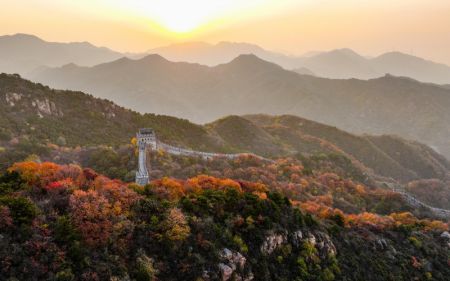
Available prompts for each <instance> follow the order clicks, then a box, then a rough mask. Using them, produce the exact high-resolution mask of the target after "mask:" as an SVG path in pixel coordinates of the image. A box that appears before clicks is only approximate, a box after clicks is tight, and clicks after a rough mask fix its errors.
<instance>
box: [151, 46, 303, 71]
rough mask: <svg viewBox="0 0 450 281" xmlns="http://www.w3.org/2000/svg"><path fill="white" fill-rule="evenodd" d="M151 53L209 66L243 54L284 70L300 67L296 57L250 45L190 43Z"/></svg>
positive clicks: (161, 48)
mask: <svg viewBox="0 0 450 281" xmlns="http://www.w3.org/2000/svg"><path fill="white" fill-rule="evenodd" d="M149 53H150V54H159V55H161V56H163V57H165V58H167V59H168V60H171V61H184V62H192V63H200V64H204V65H209V66H215V65H218V64H222V63H226V62H229V61H231V60H232V59H234V58H235V57H237V56H239V55H242V54H254V55H256V56H258V57H260V58H262V59H264V60H267V61H270V62H273V63H276V64H279V65H281V66H282V67H284V68H288V69H293V68H296V67H298V66H299V64H298V58H296V57H294V56H287V55H284V54H281V53H276V52H272V51H268V50H265V49H263V48H261V47H260V46H258V45H255V44H249V43H235V42H219V43H217V44H208V43H204V42H188V43H178V44H172V45H169V46H165V47H160V48H156V49H151V50H149Z"/></svg>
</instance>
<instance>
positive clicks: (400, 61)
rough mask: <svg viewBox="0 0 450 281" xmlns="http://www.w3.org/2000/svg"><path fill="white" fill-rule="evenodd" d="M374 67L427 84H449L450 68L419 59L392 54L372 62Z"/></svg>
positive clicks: (398, 53)
mask: <svg viewBox="0 0 450 281" xmlns="http://www.w3.org/2000/svg"><path fill="white" fill-rule="evenodd" d="M371 63H372V65H373V66H374V67H375V68H376V69H378V70H379V71H382V72H384V73H390V74H393V75H398V76H406V77H411V78H415V79H418V80H420V81H425V82H433V83H438V84H444V83H449V81H450V67H449V66H447V65H445V64H438V63H434V62H432V61H428V60H424V59H422V58H419V57H415V56H411V55H407V54H403V53H400V52H391V53H386V54H383V55H381V56H379V57H376V58H374V59H372V60H371Z"/></svg>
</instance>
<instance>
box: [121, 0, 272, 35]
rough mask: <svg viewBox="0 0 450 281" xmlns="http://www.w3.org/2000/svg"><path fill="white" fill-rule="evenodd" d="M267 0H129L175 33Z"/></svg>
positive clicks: (146, 14) (141, 12) (142, 12)
mask: <svg viewBox="0 0 450 281" xmlns="http://www.w3.org/2000/svg"><path fill="white" fill-rule="evenodd" d="M266 2H267V0H246V1H242V0H220V1H218V0H148V1H143V0H129V1H126V4H124V3H123V2H122V4H123V5H126V6H128V8H131V9H132V10H134V12H137V13H139V14H141V15H143V16H146V17H148V18H149V20H151V21H153V22H155V23H157V24H158V25H160V26H162V27H164V28H166V29H167V30H169V31H171V32H175V33H188V32H192V31H193V30H195V29H198V28H199V27H201V26H204V25H207V24H209V23H211V22H213V21H217V20H220V19H222V18H224V17H227V18H232V17H233V15H235V14H239V13H241V12H242V11H244V10H248V9H251V8H256V7H258V6H261V5H262V4H264V3H266Z"/></svg>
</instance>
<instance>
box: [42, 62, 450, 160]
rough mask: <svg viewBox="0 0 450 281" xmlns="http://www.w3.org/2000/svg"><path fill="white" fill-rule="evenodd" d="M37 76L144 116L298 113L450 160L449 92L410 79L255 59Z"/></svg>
mask: <svg viewBox="0 0 450 281" xmlns="http://www.w3.org/2000/svg"><path fill="white" fill-rule="evenodd" d="M33 79H34V80H35V81H39V82H42V83H45V84H48V85H50V86H52V87H56V88H60V89H73V90H82V91H85V92H88V93H91V94H93V95H94V96H96V97H101V98H107V99H109V100H112V101H114V102H116V103H117V104H119V105H122V106H125V107H127V108H131V109H134V110H137V111H139V112H144V113H145V112H152V113H159V114H168V115H171V116H177V117H182V118H188V119H189V120H192V121H194V122H201V123H204V122H211V121H213V120H215V119H217V118H221V117H223V116H227V115H230V114H234V115H243V114H259V113H266V114H274V115H279V114H292V115H297V116H301V117H304V118H308V119H310V120H314V121H317V122H320V123H324V124H328V125H332V126H337V127H338V128H340V129H342V130H345V131H348V132H351V133H357V134H363V133H367V134H375V135H381V134H395V135H399V136H401V137H403V138H406V139H411V140H416V141H419V142H421V143H425V144H427V145H429V146H432V147H433V148H434V149H436V150H438V151H439V152H440V153H441V154H443V155H445V156H446V157H447V158H449V157H450V150H449V149H450V143H449V139H450V133H449V132H450V127H449V124H450V111H449V110H448V108H449V107H450V91H449V90H448V89H446V88H444V87H442V86H440V85H433V84H428V83H421V82H418V81H416V80H413V79H410V78H404V77H395V76H392V75H385V76H383V77H379V78H376V79H371V80H357V79H341V80H337V79H325V78H319V77H313V76H310V75H300V74H297V73H294V72H292V71H287V70H285V69H283V68H282V67H280V66H278V65H276V64H273V63H269V62H267V61H264V60H262V59H260V58H258V57H256V56H254V55H241V56H239V57H237V58H235V59H233V60H232V61H230V62H228V63H225V64H221V65H218V66H215V67H207V66H204V65H199V64H192V63H185V62H171V61H168V60H166V59H165V58H163V57H161V56H159V55H149V56H147V57H144V58H142V59H140V60H131V59H127V58H123V59H120V60H116V61H113V62H110V63H105V64H100V65H97V66H94V67H77V66H75V65H67V66H64V67H61V68H55V69H47V70H45V71H43V72H41V73H39V74H37V75H36V76H35V77H33Z"/></svg>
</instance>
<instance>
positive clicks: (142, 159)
mask: <svg viewBox="0 0 450 281" xmlns="http://www.w3.org/2000/svg"><path fill="white" fill-rule="evenodd" d="M136 139H137V146H138V149H139V160H138V170H137V172H136V183H137V184H140V185H146V184H148V183H149V180H150V177H149V173H148V168H147V159H146V158H147V148H149V147H150V148H151V149H152V150H155V151H156V150H159V149H162V150H164V151H166V152H167V153H170V154H173V155H181V156H190V157H200V158H203V159H212V158H224V159H235V158H238V157H241V156H243V155H251V156H253V157H256V158H258V159H261V160H264V161H267V162H275V161H274V160H272V159H269V158H265V157H262V156H259V155H256V154H253V153H234V154H230V153H211V152H202V151H195V150H190V149H185V148H180V147H176V146H173V145H169V144H166V143H163V142H161V141H159V140H158V139H157V137H156V134H155V132H154V130H153V129H149V128H143V129H140V130H139V132H138V133H137V134H136ZM388 186H389V187H390V188H391V190H392V191H393V192H396V193H399V194H400V195H401V196H402V197H403V198H404V199H405V200H406V202H408V204H409V205H410V206H412V207H415V208H425V209H428V210H429V211H431V212H432V213H433V214H434V215H435V216H437V217H440V218H450V210H446V209H440V208H436V207H433V206H430V205H428V204H426V203H424V202H422V201H420V200H419V199H417V198H415V197H414V196H413V195H411V194H409V193H407V192H406V191H405V190H404V189H403V188H402V187H401V186H399V185H392V184H388Z"/></svg>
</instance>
